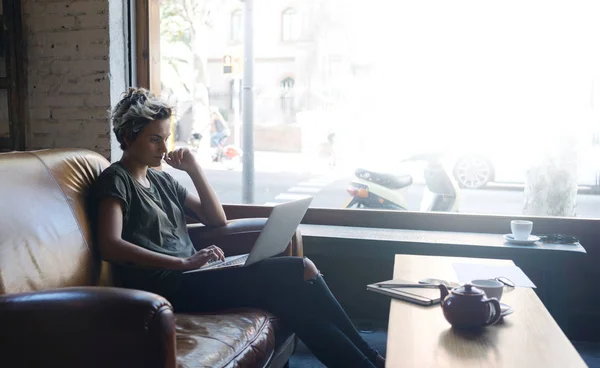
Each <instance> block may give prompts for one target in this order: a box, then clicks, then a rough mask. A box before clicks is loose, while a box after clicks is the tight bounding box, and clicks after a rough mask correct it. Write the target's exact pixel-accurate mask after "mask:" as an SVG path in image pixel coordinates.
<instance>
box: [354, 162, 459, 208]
mask: <svg viewBox="0 0 600 368" xmlns="http://www.w3.org/2000/svg"><path fill="white" fill-rule="evenodd" d="M441 158H442V154H439V153H429V154H419V155H415V156H412V157H410V158H408V159H406V160H402V161H400V162H401V163H402V162H408V161H414V162H418V161H423V162H425V168H424V177H425V189H424V193H423V199H422V200H421V208H420V210H421V211H438V212H458V206H459V202H460V189H459V186H458V183H457V182H456V180H455V179H454V177H453V176H452V175H450V174H449V173H448V170H446V169H445V168H444V165H443V164H442V163H441ZM354 175H355V177H354V178H353V179H352V181H351V182H350V185H349V186H348V188H347V189H346V190H347V191H348V193H349V194H350V196H351V197H350V198H349V200H348V201H347V204H346V208H373V209H388V210H399V211H407V210H408V206H407V204H406V199H405V194H404V192H405V191H406V188H408V187H409V186H410V185H412V183H413V178H412V176H411V175H393V174H388V173H381V172H376V171H371V170H367V169H364V168H358V169H356V170H355V172H354Z"/></svg>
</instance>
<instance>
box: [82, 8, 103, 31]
mask: <svg viewBox="0 0 600 368" xmlns="http://www.w3.org/2000/svg"><path fill="white" fill-rule="evenodd" d="M75 22H76V25H77V27H78V28H79V29H98V28H108V12H106V13H101V14H84V15H78V16H76V17H75Z"/></svg>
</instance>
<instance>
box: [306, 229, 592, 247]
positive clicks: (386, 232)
mask: <svg viewBox="0 0 600 368" xmlns="http://www.w3.org/2000/svg"><path fill="white" fill-rule="evenodd" d="M300 232H301V233H302V238H303V239H306V240H310V239H311V238H312V239H330V240H332V239H338V240H344V241H353V240H355V241H369V242H386V243H389V242H391V243H398V244H411V243H422V244H427V245H428V246H433V247H435V246H450V247H454V246H464V247H476V248H478V249H482V248H486V247H487V248H494V250H501V249H506V250H507V251H510V252H511V253H512V252H519V251H528V252H530V251H547V252H570V253H582V254H585V253H586V250H585V248H584V247H583V246H582V245H581V244H579V243H578V244H576V245H567V244H544V243H539V242H538V243H536V244H535V245H514V244H509V243H506V242H505V240H504V238H503V237H502V235H500V234H485V233H468V232H448V231H423V230H401V229H383V228H369V227H353V226H330V225H307V224H301V225H300Z"/></svg>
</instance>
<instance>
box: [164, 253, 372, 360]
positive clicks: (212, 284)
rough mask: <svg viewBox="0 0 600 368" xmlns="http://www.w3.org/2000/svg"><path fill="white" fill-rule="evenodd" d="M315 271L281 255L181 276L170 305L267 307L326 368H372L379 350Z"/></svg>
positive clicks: (178, 307)
mask: <svg viewBox="0 0 600 368" xmlns="http://www.w3.org/2000/svg"><path fill="white" fill-rule="evenodd" d="M305 262H306V263H305ZM306 265H308V266H306ZM315 271H316V268H315V267H314V264H312V262H310V261H308V260H306V261H304V260H303V259H302V258H298V257H281V258H271V259H268V260H265V261H262V262H259V263H257V264H255V265H252V266H250V267H242V268H233V269H227V270H219V271H206V272H198V273H191V274H185V275H182V277H183V278H182V283H181V288H180V290H179V293H178V297H177V298H175V300H173V301H172V302H173V305H174V307H175V310H176V311H177V310H182V311H213V310H218V309H223V308H234V307H254V308H261V309H265V310H267V311H269V312H271V313H273V314H274V315H275V316H277V317H279V318H280V319H281V321H282V323H283V324H285V325H287V326H288V327H289V328H290V329H291V330H292V331H294V332H295V333H296V334H297V335H298V337H299V338H300V339H302V341H304V343H305V344H306V345H307V346H308V348H309V349H311V351H312V352H313V353H314V354H315V356H317V358H319V359H320V360H321V361H322V362H323V363H325V364H326V365H328V366H331V367H335V366H339V367H348V366H356V367H362V366H364V367H373V366H374V365H373V364H374V363H375V361H376V356H377V352H376V351H375V350H373V349H371V348H370V347H369V346H368V345H367V344H366V342H364V340H362V338H361V337H360V335H359V334H358V332H357V331H356V329H354V326H353V325H352V323H351V322H350V320H349V319H348V317H347V316H346V314H345V312H344V311H343V309H342V308H341V306H340V305H339V303H337V301H336V300H335V298H334V297H333V295H332V294H331V292H330V291H329V289H328V288H327V286H326V284H325V282H324V280H323V279H322V277H321V276H320V275H319V274H318V271H317V272H315ZM306 279H308V280H306Z"/></svg>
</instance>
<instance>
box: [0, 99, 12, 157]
mask: <svg viewBox="0 0 600 368" xmlns="http://www.w3.org/2000/svg"><path fill="white" fill-rule="evenodd" d="M5 138H6V139H8V138H10V126H9V124H8V93H7V91H6V90H0V140H2V139H5ZM0 148H2V147H0Z"/></svg>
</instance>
